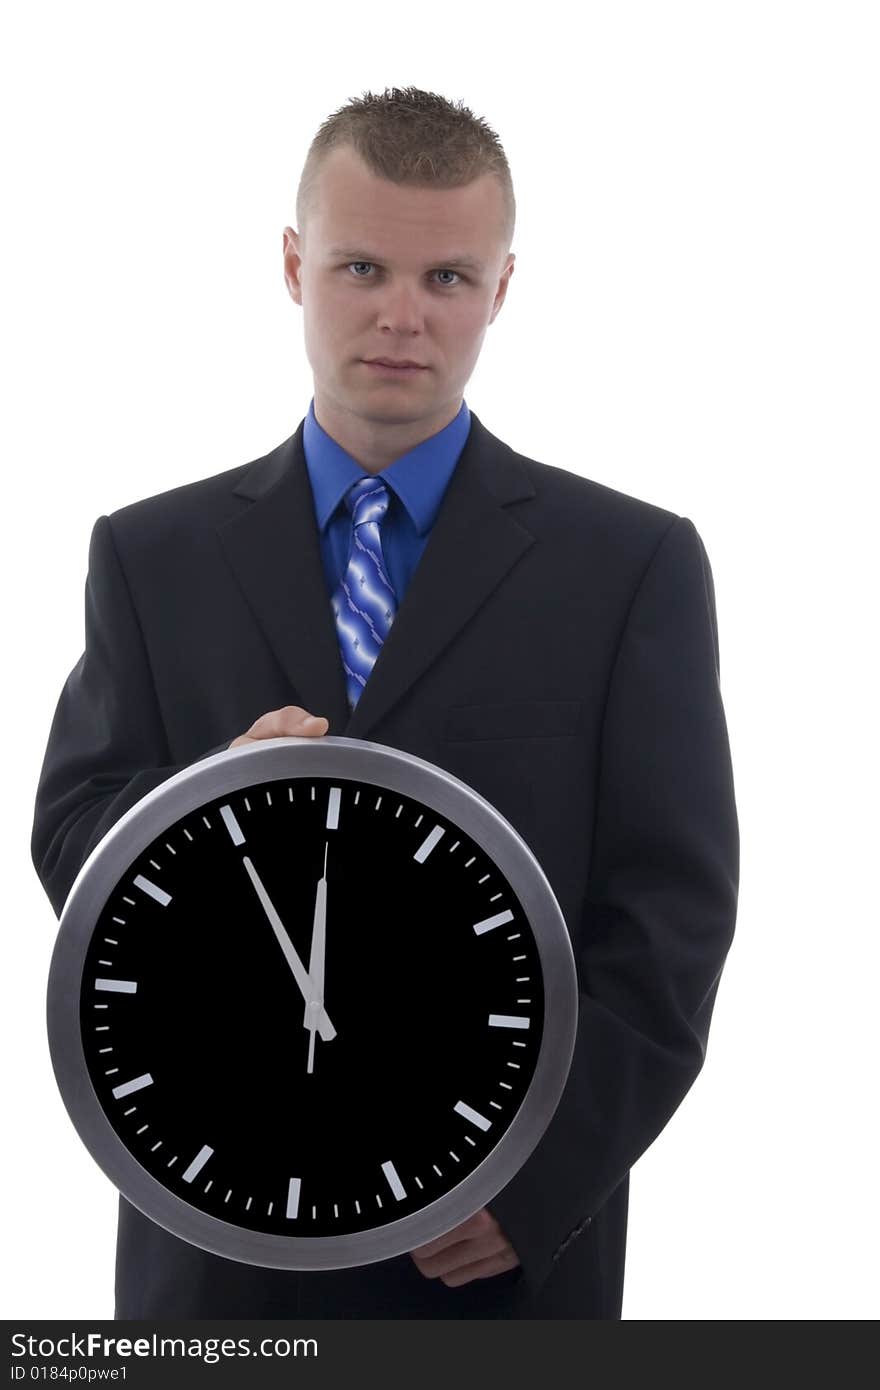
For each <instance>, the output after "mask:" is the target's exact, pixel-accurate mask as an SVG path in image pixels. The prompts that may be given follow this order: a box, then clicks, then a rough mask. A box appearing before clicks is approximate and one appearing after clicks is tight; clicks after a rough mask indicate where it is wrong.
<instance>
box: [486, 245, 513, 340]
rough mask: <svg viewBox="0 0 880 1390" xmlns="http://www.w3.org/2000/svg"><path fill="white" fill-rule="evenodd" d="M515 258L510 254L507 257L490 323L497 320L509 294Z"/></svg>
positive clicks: (496, 292)
mask: <svg viewBox="0 0 880 1390" xmlns="http://www.w3.org/2000/svg"><path fill="white" fill-rule="evenodd" d="M515 260H516V256H514V255H510V256H508V257H507V262H506V264H505V266H504V269H503V271H502V272H501V279H500V280H499V281H498V289H497V290H496V291H495V301H494V303H493V305H492V313H491V314H490V315H489V323H494V322H495V319H496V318H497V317H498V313H499V311H500V309H501V305H502V304H503V303H504V299H505V296H506V294H507V286H508V285H509V284H510V277H511V275H512V274H513V263H514V261H515ZM487 327H488V324H487Z"/></svg>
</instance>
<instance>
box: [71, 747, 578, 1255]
mask: <svg viewBox="0 0 880 1390" xmlns="http://www.w3.org/2000/svg"><path fill="white" fill-rule="evenodd" d="M309 776H312V777H340V778H347V779H350V780H354V781H359V782H364V783H368V784H371V785H374V786H376V787H377V788H379V789H384V790H388V791H396V792H399V793H401V794H402V795H405V796H409V797H413V798H414V799H416V800H418V801H419V802H421V804H423V805H424V806H426V807H429V808H431V809H433V810H434V811H436V812H437V813H438V814H439V815H441V816H444V817H446V818H448V819H449V820H450V821H452V822H453V823H454V824H455V825H456V826H458V827H459V828H460V829H461V830H462V831H463V832H464V833H465V834H466V835H468V836H470V838H471V839H472V840H474V842H475V843H476V844H478V845H480V847H481V848H482V850H483V851H484V852H485V853H486V854H487V855H488V856H489V857H490V858H491V859H492V860H493V862H494V863H495V864H496V865H497V866H498V868H499V870H500V871H501V872H502V873H503V874H504V875H505V877H506V878H507V880H508V882H509V883H510V886H511V888H512V890H513V892H514V893H515V894H516V896H517V897H518V898H519V901H520V903H521V904H522V907H523V910H524V911H525V914H526V916H527V918H528V921H529V924H530V926H531V928H532V931H533V933H534V937H535V941H536V944H537V949H538V953H539V957H540V961H541V970H542V973H543V979H544V1032H543V1037H542V1041H541V1046H540V1049H539V1053H538V1060H537V1064H536V1067H535V1072H534V1075H533V1077H532V1081H531V1083H530V1085H529V1088H528V1090H527V1091H526V1094H525V1097H524V1098H523V1101H522V1103H521V1104H520V1107H519V1110H518V1111H517V1113H516V1115H515V1116H514V1118H513V1120H512V1121H511V1123H510V1125H509V1126H508V1128H507V1130H506V1132H505V1134H504V1135H503V1136H502V1138H501V1139H500V1140H499V1141H498V1143H497V1144H496V1145H495V1147H494V1148H493V1149H492V1151H491V1153H489V1154H487V1156H486V1157H485V1158H484V1159H483V1161H482V1162H481V1163H480V1164H479V1165H478V1166H477V1167H476V1168H475V1169H474V1170H473V1171H472V1172H471V1173H469V1174H468V1175H467V1176H466V1177H464V1178H463V1179H462V1181H461V1182H460V1183H458V1184H457V1185H456V1186H455V1187H454V1188H452V1189H451V1190H450V1191H449V1192H447V1193H446V1194H445V1195H444V1196H443V1197H439V1198H437V1199H436V1200H435V1201H433V1202H432V1203H430V1204H429V1205H428V1206H426V1207H423V1208H421V1209H420V1210H419V1211H417V1212H413V1213H411V1214H410V1215H408V1216H403V1217H399V1218H397V1219H396V1220H393V1221H389V1222H387V1223H383V1224H382V1225H381V1226H375V1227H371V1228H369V1229H368V1230H365V1231H359V1232H355V1233H349V1234H346V1235H339V1236H281V1235H272V1234H269V1233H265V1232H259V1231H251V1230H248V1229H246V1228H244V1227H240V1226H236V1225H235V1224H234V1223H233V1222H228V1221H222V1220H220V1219H218V1218H217V1217H215V1216H211V1215H209V1214H208V1213H206V1212H203V1211H201V1210H200V1209H199V1208H197V1207H194V1206H191V1205H190V1204H189V1203H188V1202H186V1201H184V1200H183V1199H182V1198H181V1197H178V1196H177V1195H176V1194H175V1193H174V1192H172V1191H171V1190H170V1189H169V1188H166V1187H165V1186H163V1184H162V1183H161V1182H159V1181H158V1180H157V1179H156V1178H155V1177H154V1176H153V1175H152V1174H151V1173H150V1172H148V1170H147V1169H146V1168H144V1167H143V1166H142V1165H141V1163H140V1162H139V1161H138V1159H137V1158H136V1157H135V1156H134V1155H133V1154H132V1153H131V1151H130V1150H129V1149H128V1148H127V1147H126V1146H125V1144H124V1143H123V1142H122V1140H121V1139H120V1138H119V1136H118V1135H117V1133H116V1131H115V1130H114V1129H113V1127H112V1125H111V1124H110V1121H109V1120H108V1119H107V1117H106V1115H105V1114H104V1110H103V1107H102V1105H101V1103H100V1101H99V1099H98V1096H97V1094H96V1092H95V1089H94V1086H93V1084H92V1080H91V1077H90V1075H89V1071H88V1067H87V1064H86V1058H85V1054H84V1052H83V1047H82V1037H81V1029H80V1012H79V1004H80V993H81V986H82V975H83V969H84V966H85V961H86V954H87V951H88V948H89V945H90V943H91V939H92V933H93V931H94V929H95V926H96V924H97V921H98V918H99V916H100V914H101V912H102V910H103V908H104V907H105V905H106V901H107V898H108V897H109V895H110V893H111V892H112V891H113V890H114V888H115V887H116V885H117V883H118V881H119V879H120V878H121V877H122V875H123V874H124V872H125V870H126V869H127V868H128V867H130V866H131V865H132V864H133V863H134V862H135V860H136V859H137V858H138V857H139V856H140V855H141V854H142V853H143V851H144V850H145V849H146V848H147V847H148V846H149V845H150V844H151V843H152V841H153V840H155V839H156V838H157V837H158V836H159V835H160V834H161V833H162V832H163V831H166V830H167V829H168V828H169V827H170V826H171V825H173V824H175V823H176V822H177V821H178V820H180V819H181V818H182V817H183V816H186V815H188V814H190V813H191V812H192V811H194V810H196V809H198V808H199V807H200V806H202V805H204V804H205V803H206V802H209V801H213V800H215V799H216V798H217V797H220V796H226V795H228V794H231V793H233V792H235V791H238V790H240V789H243V788H244V787H247V786H252V785H255V784H261V783H265V782H273V781H278V780H283V779H285V778H291V777H297V778H300V777H309ZM577 1007H578V992H577V975H576V969H575V962H574V956H573V953H572V948H571V941H570V939H569V934H568V929H567V927H566V924H565V919H564V917H563V914H562V911H561V909H560V907H559V903H558V901H557V899H556V896H555V894H554V892H553V889H552V887H551V886H550V883H549V881H548V879H547V877H546V875H545V874H544V871H543V870H542V868H541V866H540V864H539V863H538V861H537V859H536V858H535V856H534V854H533V853H532V851H531V850H530V849H529V847H528V845H527V844H526V842H525V841H524V840H523V838H522V837H521V836H520V834H519V833H518V832H517V831H516V830H515V829H514V827H513V826H512V825H511V824H510V822H509V821H508V820H506V819H505V817H504V816H502V815H501V813H500V812H499V811H497V810H496V809H495V807H494V806H492V805H491V803H490V802H488V801H487V800H486V799H485V798H484V797H482V796H481V795H480V794H479V793H478V792H476V791H475V790H474V789H473V788H472V787H470V786H468V784H467V783H466V782H463V781H461V780H460V779H459V778H457V777H454V776H452V775H451V774H450V773H448V772H446V771H445V770H444V769H442V768H439V767H437V766H435V765H434V764H433V763H430V762H427V761H426V760H425V759H423V758H419V757H416V756H415V754H412V753H407V752H404V751H403V750H401V749H397V748H392V747H389V746H388V745H385V744H381V743H371V742H368V741H367V740H364V739H350V738H345V737H342V736H330V735H325V736H324V737H322V738H320V739H313V738H296V737H288V738H273V739H266V740H262V741H261V742H259V743H254V744H250V745H245V746H242V747H239V748H233V749H226V750H224V751H222V752H220V753H215V754H214V755H213V756H212V757H210V758H205V759H203V760H202V761H201V762H197V763H194V764H192V765H191V766H189V767H187V768H184V769H183V770H182V771H181V772H178V773H176V774H175V775H174V776H172V777H170V778H168V780H167V781H165V782H162V783H161V784H160V785H159V786H158V787H154V788H153V790H152V791H150V792H148V793H147V794H146V796H144V797H143V798H142V799H141V800H140V801H138V802H137V803H136V804H135V805H134V806H132V807H130V808H129V810H128V811H126V812H125V813H124V814H123V815H122V816H121V817H120V819H119V820H118V821H117V822H116V824H115V825H113V826H112V827H111V829H110V830H109V831H108V832H107V834H106V835H105V836H104V838H103V839H102V840H101V842H100V843H99V844H98V845H96V846H95V848H94V850H93V851H92V853H91V854H90V855H89V857H88V859H87V860H86V862H85V863H84V864H83V866H82V868H81V869H80V871H79V873H78V874H77V877H76V879H75V880H74V883H73V885H72V887H71V889H70V893H69V894H68V897H67V901H66V902H65V905H64V910H63V912H62V914H61V918H60V922H59V927H58V935H57V938H56V942H55V948H54V951H53V955H52V961H51V966H50V971H49V981H48V989H47V1023H48V1031H49V1050H50V1055H51V1060H52V1066H53V1069H54V1072H55V1077H56V1080H57V1083H58V1086H59V1089H60V1091H61V1095H62V1099H63V1101H64V1104H65V1106H66V1108H67V1111H68V1114H69V1115H70V1118H71V1120H72V1121H73V1124H74V1126H75V1127H76V1129H77V1131H78V1133H79V1135H80V1138H81V1139H82V1141H83V1142H84V1144H85V1145H86V1148H87V1149H88V1150H89V1152H90V1153H91V1155H92V1157H93V1158H94V1159H95V1161H96V1162H97V1164H98V1166H99V1167H100V1168H101V1169H102V1170H103V1172H104V1173H105V1175H106V1176H107V1177H108V1178H109V1179H110V1181H111V1182H112V1183H113V1184H114V1186H115V1187H116V1188H117V1189H118V1190H119V1191H120V1192H121V1193H122V1195H123V1196H124V1197H125V1198H126V1199H127V1200H128V1201H129V1202H131V1203H132V1205H133V1206H135V1207H137V1208H138V1210H139V1211H141V1212H143V1214H144V1215H145V1216H147V1217H148V1218H149V1219H150V1220H152V1221H154V1222H156V1223H157V1224H158V1225H160V1226H162V1227H164V1229H165V1230H167V1231H170V1232H171V1233H172V1234H173V1235H176V1236H178V1237H179V1238H180V1239H182V1240H185V1241H188V1242H189V1243H190V1244H192V1245H196V1246H198V1247H200V1248H201V1249H203V1250H207V1251H209V1252H211V1253H213V1254H215V1255H221V1256H224V1257H225V1258H227V1259H233V1260H239V1261H241V1262H243V1263H246V1264H255V1265H261V1266H263V1267H268V1268H276V1269H291V1270H294V1269H295V1270H315V1269H344V1268H347V1267H350V1266H353V1265H361V1264H370V1263H373V1262H375V1261H377V1260H386V1259H390V1258H391V1257H393V1256H395V1255H401V1254H404V1253H405V1252H407V1251H410V1250H413V1249H415V1248H416V1247H418V1246H420V1245H424V1244H427V1242H428V1241H430V1240H434V1239H435V1238H436V1237H438V1236H440V1235H442V1234H445V1233H446V1232H447V1231H449V1230H451V1229H452V1228H453V1227H454V1226H457V1225H458V1224H459V1223H460V1222H462V1221H465V1220H466V1219H467V1218H468V1217H469V1216H472V1215H473V1214H474V1212H476V1211H478V1210H479V1209H480V1208H481V1207H484V1206H486V1205H487V1204H488V1203H489V1202H490V1201H491V1200H492V1198H493V1197H494V1196H496V1194H497V1193H498V1192H499V1191H500V1190H501V1189H502V1188H503V1187H505V1186H506V1185H507V1183H508V1182H509V1181H510V1180H511V1179H512V1178H513V1176H514V1175H515V1174H516V1172H517V1171H518V1170H519V1168H520V1167H521V1166H522V1164H523V1163H524V1162H525V1161H526V1159H527V1158H528V1157H529V1155H530V1154H531V1153H532V1151H533V1150H534V1148H535V1146H536V1145H537V1143H538V1142H539V1140H540V1139H541V1137H542V1135H543V1134H544V1131H545V1130H546V1128H547V1125H548V1124H549V1123H550V1120H551V1119H552V1117H553V1114H554V1111H555V1110H556V1107H557V1105H558V1103H559V1099H560V1097H561V1095H562V1092H563V1089H564V1087H565V1083H566V1081H567V1079H568V1072H569V1068H570V1066H571V1058H572V1055H573V1052H574V1042H575V1032H576V1027H577Z"/></svg>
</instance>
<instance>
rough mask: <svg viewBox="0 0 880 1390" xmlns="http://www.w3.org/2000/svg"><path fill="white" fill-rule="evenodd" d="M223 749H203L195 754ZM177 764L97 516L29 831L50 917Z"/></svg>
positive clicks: (109, 539)
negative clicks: (81, 627) (77, 646)
mask: <svg viewBox="0 0 880 1390" xmlns="http://www.w3.org/2000/svg"><path fill="white" fill-rule="evenodd" d="M233 737H234V735H233ZM226 747H228V744H227V743H221V744H218V745H217V746H216V747H214V748H210V749H207V750H206V751H205V752H204V753H203V754H201V757H200V758H199V759H198V760H197V761H201V758H206V757H210V756H211V754H213V753H219V752H221V751H222V750H223V749H224V748H226ZM185 766H187V764H185V763H173V762H172V761H171V758H170V753H169V747H168V738H167V735H166V732H165V728H164V725H163V721H162V715H161V711H160V709H159V704H158V700H157V698H156V691H155V686H154V683H153V677H152V672H151V670H150V666H149V661H148V658H147V652H146V648H145V646H144V641H143V636H142V634H141V629H140V624H139V622H138V618H137V614H136V612H135V608H134V605H133V603H132V599H131V595H130V593H129V589H128V585H127V582H126V579H125V574H124V572H123V569H122V566H121V565H120V562H119V559H118V556H117V553H116V547H115V544H114V540H113V531H112V527H111V523H110V518H109V517H107V516H102V517H99V518H98V520H97V521H96V522H95V525H94V527H93V529H92V536H91V541H90V544H89V566H88V576H87V579H86V587H85V650H84V652H83V654H82V656H81V657H80V659H79V661H78V662H77V664H76V666H75V667H74V668H73V670H72V671H71V673H70V675H69V676H68V678H67V681H66V683H65V685H64V688H63V690H62V692H61V695H60V697H59V700H58V703H57V706H56V709H55V716H54V719H53V721H52V726H51V729H50V732H49V740H48V743H47V746H46V751H45V755H44V758H43V765H42V769H41V771H40V777H39V782H38V786H37V792H36V800H35V805H34V820H33V828H32V831H31V858H32V860H33V863H34V868H35V869H36V871H37V875H38V877H39V879H40V882H41V883H42V885H43V888H44V889H45V891H46V894H47V896H48V898H49V900H50V902H51V904H52V907H53V909H54V911H55V915H56V916H57V917H60V916H61V913H62V910H63V908H64V904H65V902H66V900H67V895H68V893H69V892H70V889H71V887H72V885H73V881H74V879H75V878H76V875H77V873H78V872H79V870H80V868H81V867H82V865H83V864H84V863H85V861H86V859H87V858H88V856H89V854H90V853H91V851H92V850H93V849H94V848H95V846H96V845H97V844H98V842H99V841H100V840H101V839H102V838H103V837H104V835H105V834H106V833H107V831H108V830H109V829H110V828H111V826H112V825H113V824H114V823H115V822H116V821H117V820H118V819H119V818H120V816H121V815H122V814H123V813H124V812H125V811H127V810H128V809H129V807H131V806H133V805H134V804H135V802H137V801H139V800H140V799H141V797H143V796H146V794H147V792H148V791H151V790H152V788H153V787H156V786H158V785H159V783H160V782H163V781H165V780H166V779H167V778H169V777H172V776H173V775H174V774H175V773H176V772H179V771H181V769H182V768H183V767H185Z"/></svg>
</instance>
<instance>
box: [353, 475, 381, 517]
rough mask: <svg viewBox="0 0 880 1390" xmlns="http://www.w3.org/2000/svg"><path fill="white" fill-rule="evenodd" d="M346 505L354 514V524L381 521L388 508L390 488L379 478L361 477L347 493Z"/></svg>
mask: <svg viewBox="0 0 880 1390" xmlns="http://www.w3.org/2000/svg"><path fill="white" fill-rule="evenodd" d="M345 505H346V507H348V510H349V511H350V512H351V514H352V517H353V519H354V520H353V525H355V526H360V525H361V524H362V523H363V522H365V521H376V522H379V521H381V520H382V518H383V517H384V515H385V513H386V512H387V510H388V488H387V487H386V485H385V483H383V482H380V481H379V480H378V479H377V478H361V479H360V480H359V481H358V482H356V483H353V484H352V485H351V487H350V488H349V489H348V492H347V493H346V494H345Z"/></svg>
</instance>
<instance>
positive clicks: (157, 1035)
mask: <svg viewBox="0 0 880 1390" xmlns="http://www.w3.org/2000/svg"><path fill="white" fill-rule="evenodd" d="M543 1027H544V986H543V980H542V974H541V962H540V958H539V953H538V948H537V944H536V941H535V938H534V936H533V933H532V930H531V928H530V925H529V922H528V920H527V917H526V914H525V912H524V910H523V908H522V906H521V904H520V902H519V901H518V899H517V897H516V896H515V894H514V893H513V891H512V890H511V887H510V885H509V883H508V882H507V880H506V879H505V877H504V876H503V875H502V873H501V872H500V871H499V869H498V868H497V867H496V865H495V864H494V863H493V862H492V860H491V858H489V857H488V855H487V853H486V852H485V851H484V850H483V849H481V848H480V847H479V846H478V844H476V843H475V842H474V841H473V840H472V839H470V838H469V837H468V836H467V835H466V834H464V833H463V832H462V831H461V830H460V829H459V828H457V826H456V825H455V824H454V823H453V822H452V821H451V820H449V819H446V818H444V817H443V816H442V815H439V814H438V813H437V812H436V811H434V810H432V809H431V808H430V807H428V806H426V805H422V804H420V802H419V801H417V800H415V799H413V798H412V797H409V796H406V795H401V794H400V793H399V792H397V791H390V790H388V789H387V788H383V787H380V786H377V785H375V784H371V783H369V782H366V781H355V780H347V779H345V778H342V777H338V776H333V777H315V776H308V777H286V778H281V779H275V780H271V781H266V782H260V783H256V784H254V785H250V786H246V787H241V788H239V789H238V790H235V791H232V792H230V793H228V794H225V795H223V796H220V797H218V798H216V799H214V800H211V801H208V802H206V803H205V804H204V805H200V806H199V807H198V808H197V809H195V810H192V811H190V812H188V813H187V814H186V815H184V816H183V817H182V818H181V819H179V820H177V821H176V823H174V824H173V825H170V826H169V827H168V828H167V829H166V830H163V831H162V833H161V834H158V835H157V836H156V838H155V839H154V840H153V841H152V843H151V844H150V845H149V846H148V848H147V849H146V850H144V851H143V853H141V854H140V855H139V856H138V857H137V859H136V860H135V861H134V862H133V863H131V864H130V866H129V867H128V868H127V869H126V871H125V872H124V873H122V875H121V876H120V877H119V879H118V882H117V883H116V885H115V887H114V888H113V890H112V891H111V892H110V893H109V895H108V896H107V897H106V900H105V903H104V906H103V908H102V910H101V912H100V915H99V917H98V918H97V925H96V926H95V927H94V930H93V931H92V934H91V939H90V941H89V943H88V947H87V951H86V955H85V966H84V970H83V974H82V984H81V991H80V1029H81V1038H82V1047H83V1053H84V1056H85V1061H86V1066H87V1068H88V1073H89V1076H90V1078H91V1082H92V1085H93V1087H94V1091H95V1094H96V1096H97V1099H98V1102H99V1104H100V1106H101V1109H102V1110H103V1112H104V1115H105V1116H106V1118H107V1120H108V1121H109V1123H110V1125H111V1126H112V1128H113V1129H114V1130H115V1132H116V1134H117V1135H118V1136H119V1139H120V1140H121V1141H122V1143H123V1144H124V1145H125V1148H126V1149H127V1150H128V1151H129V1153H130V1154H131V1155H132V1156H133V1157H134V1158H135V1159H136V1160H137V1162H138V1163H139V1164H140V1165H142V1167H143V1168H144V1169H145V1170H147V1172H148V1173H149V1174H150V1175H151V1176H152V1177H153V1178H154V1179H156V1180H157V1181H158V1182H159V1183H161V1184H162V1185H163V1186H164V1187H165V1188H167V1189H168V1190H169V1191H171V1192H173V1193H174V1194H176V1195H177V1196H178V1197H179V1198H180V1199H182V1200H183V1201H185V1202H187V1203H188V1204H190V1205H191V1206H192V1207H194V1208H197V1209H199V1210H200V1211H202V1212H204V1213H206V1214H207V1215H209V1216H211V1217H214V1218H217V1219H219V1220H221V1221H224V1222H230V1223H232V1224H234V1225H235V1226H238V1227H244V1228H246V1229H248V1230H251V1231H254V1232H264V1233H269V1234H271V1235H274V1236H279V1235H281V1236H306V1237H309V1236H342V1235H351V1234H353V1233H356V1232H361V1231H367V1230H370V1229H374V1228H376V1227H381V1226H383V1225H385V1224H387V1223H389V1222H394V1221H398V1220H399V1219H400V1218H402V1217H406V1216H408V1215H411V1214H412V1213H414V1212H416V1211H418V1210H419V1209H421V1208H424V1207H427V1206H429V1205H430V1204H431V1203H433V1202H435V1201H437V1199H438V1198H442V1197H443V1196H444V1195H445V1194H447V1193H449V1192H450V1191H451V1190H452V1189H453V1188H455V1187H456V1186H457V1185H458V1184H459V1183H461V1182H462V1180H463V1179H465V1178H466V1177H467V1175H468V1174H470V1173H472V1172H473V1171H474V1170H475V1169H476V1168H477V1167H478V1166H479V1165H480V1164H481V1163H482V1162H483V1161H484V1160H485V1159H486V1157H487V1156H488V1155H489V1154H490V1153H491V1151H492V1150H493V1148H494V1147H495V1146H496V1144H498V1142H499V1140H500V1139H501V1138H502V1137H503V1135H504V1134H505V1132H506V1131H507V1129H508V1127H509V1126H510V1125H511V1122H512V1121H513V1120H514V1117H515V1116H516V1114H517V1111H518V1109H519V1108H520V1106H521V1104H522V1102H523V1099H524V1097H525V1095H526V1092H527V1091H528V1088H529V1084H530V1082H531V1080H532V1077H533V1075H534V1072H535V1067H536V1063H537V1059H538V1054H539V1051H540V1046H541V1039H542V1033H543Z"/></svg>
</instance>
